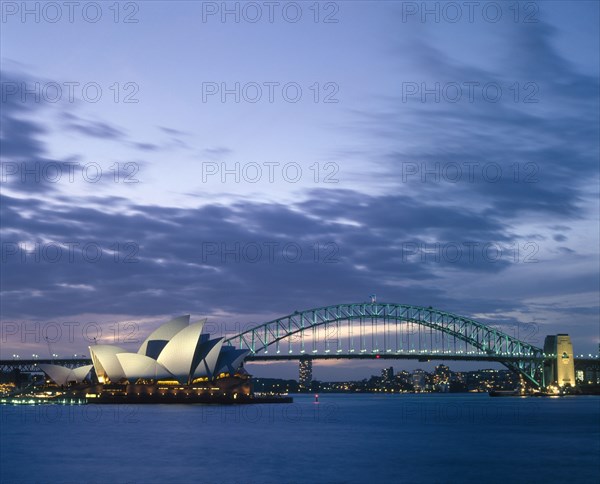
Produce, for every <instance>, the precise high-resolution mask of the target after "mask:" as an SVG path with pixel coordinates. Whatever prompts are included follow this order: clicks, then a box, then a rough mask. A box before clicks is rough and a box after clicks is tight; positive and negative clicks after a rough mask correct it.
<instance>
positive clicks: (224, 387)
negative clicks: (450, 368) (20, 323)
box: [40, 315, 251, 399]
mask: <svg viewBox="0 0 600 484" xmlns="http://www.w3.org/2000/svg"><path fill="white" fill-rule="evenodd" d="M205 322H206V320H202V321H200V322H196V323H192V324H190V316H189V315H187V316H181V317H178V318H175V319H172V320H171V321H169V322H168V323H165V324H163V325H162V326H160V327H159V328H158V329H156V330H155V331H154V332H153V333H152V334H150V336H148V338H146V340H145V341H144V342H143V343H142V345H141V346H140V348H139V349H138V351H137V353H131V352H128V351H126V350H124V349H123V348H120V347H118V346H114V345H101V344H99V345H94V346H90V347H89V350H90V356H91V359H92V364H91V365H87V366H82V367H79V368H75V369H70V368H66V367H63V366H58V365H40V369H41V370H42V371H44V373H46V375H48V377H49V378H50V379H51V380H52V381H53V382H54V383H55V384H56V385H59V386H61V387H69V388H73V389H76V388H81V389H82V391H85V393H86V396H88V397H89V396H90V395H97V396H98V397H101V396H104V397H106V396H107V395H110V396H112V397H115V398H116V397H118V396H119V395H120V396H125V395H127V396H135V397H138V398H148V397H150V396H154V397H153V398H155V399H156V398H159V397H164V398H168V397H173V396H176V395H180V396H181V395H187V396H190V395H192V396H199V395H205V396H206V395H213V394H216V395H220V396H229V397H233V398H236V397H237V396H238V395H239V394H241V395H248V394H249V393H250V391H251V389H250V382H249V380H250V377H249V375H248V374H247V372H246V371H245V370H244V369H243V366H242V364H243V361H244V358H245V357H246V355H247V354H248V352H249V350H239V349H236V348H234V347H233V346H228V345H224V344H223V342H224V338H214V339H211V338H210V335H209V334H204V333H203V332H202V330H203V327H204V324H205Z"/></svg>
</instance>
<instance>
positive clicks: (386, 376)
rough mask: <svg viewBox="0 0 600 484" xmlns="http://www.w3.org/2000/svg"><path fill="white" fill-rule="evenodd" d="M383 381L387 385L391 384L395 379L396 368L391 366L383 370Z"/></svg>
mask: <svg viewBox="0 0 600 484" xmlns="http://www.w3.org/2000/svg"><path fill="white" fill-rule="evenodd" d="M381 379H382V380H383V381H384V382H385V383H391V382H392V380H393V379H394V367H393V366H390V367H389V368H384V369H383V370H381Z"/></svg>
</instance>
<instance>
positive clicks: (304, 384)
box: [298, 358, 312, 391]
mask: <svg viewBox="0 0 600 484" xmlns="http://www.w3.org/2000/svg"><path fill="white" fill-rule="evenodd" d="M299 376H300V377H299V379H298V383H299V385H298V386H299V388H300V391H308V390H310V384H311V382H312V360H311V359H310V358H303V359H301V360H300V375H299Z"/></svg>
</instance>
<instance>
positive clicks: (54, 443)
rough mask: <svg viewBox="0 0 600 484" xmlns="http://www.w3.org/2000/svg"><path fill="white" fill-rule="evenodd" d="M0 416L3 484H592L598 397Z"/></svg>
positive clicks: (599, 433) (299, 402)
mask: <svg viewBox="0 0 600 484" xmlns="http://www.w3.org/2000/svg"><path fill="white" fill-rule="evenodd" d="M320 400H321V401H320V403H319V404H314V403H313V397H312V396H296V397H295V403H294V404H291V405H256V406H237V407H231V406H227V407H226V406H202V405H157V406H153V405H148V406H95V405H88V406H81V407H60V406H56V407H54V406H38V407H26V408H25V407H0V411H1V417H2V419H1V422H2V426H1V440H0V444H1V448H0V453H1V456H0V466H1V467H0V469H1V470H0V476H1V478H2V481H1V482H2V483H51V482H61V483H101V484H105V483H111V484H116V483H132V484H133V483H177V484H178V483H198V482H201V483H204V482H206V483H238V482H239V483H315V482H326V483H344V482H347V483H371V482H386V483H387V482H408V483H420V482H424V483H429V482H457V483H464V482H501V481H510V482H527V483H531V482H546V483H547V482H561V483H566V482H569V483H572V482H582V483H588V482H589V483H597V482H598V477H599V476H600V398H598V397H570V398H560V399H550V398H524V399H517V398H490V397H488V396H487V395H472V394H469V395H463V394H455V395H386V396H378V395H328V394H323V395H321V398H320Z"/></svg>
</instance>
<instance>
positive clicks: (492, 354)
mask: <svg viewBox="0 0 600 484" xmlns="http://www.w3.org/2000/svg"><path fill="white" fill-rule="evenodd" d="M342 351H343V350H337V353H341V352H342ZM354 351H355V350H354V349H350V350H349V352H350V353H354ZM366 351H367V350H366V349H362V350H360V352H361V353H366ZM391 351H392V350H386V353H390V352H391ZM405 351H407V352H408V353H416V352H419V353H431V354H439V353H442V354H446V353H449V354H466V355H488V356H515V355H522V356H530V355H529V353H509V352H505V351H503V352H500V353H491V354H490V353H487V352H486V351H463V350H460V351H457V352H456V353H454V352H451V351H444V350H431V351H429V350H426V349H423V350H415V349H412V350H396V353H404V352H405ZM312 352H313V353H317V352H318V350H312ZM330 352H331V350H325V353H330ZM263 353H264V354H267V353H269V351H268V350H264V351H263ZM275 353H276V354H280V353H281V351H280V350H277V351H276V352H275ZM288 353H290V354H291V353H293V350H289V351H288ZM300 353H306V350H300ZM371 353H380V350H371ZM543 356H545V357H555V356H556V355H555V354H546V353H544V354H543ZM574 357H575V358H586V356H585V355H574ZM599 357H600V356H599V355H592V354H591V353H589V354H588V355H587V358H599Z"/></svg>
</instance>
